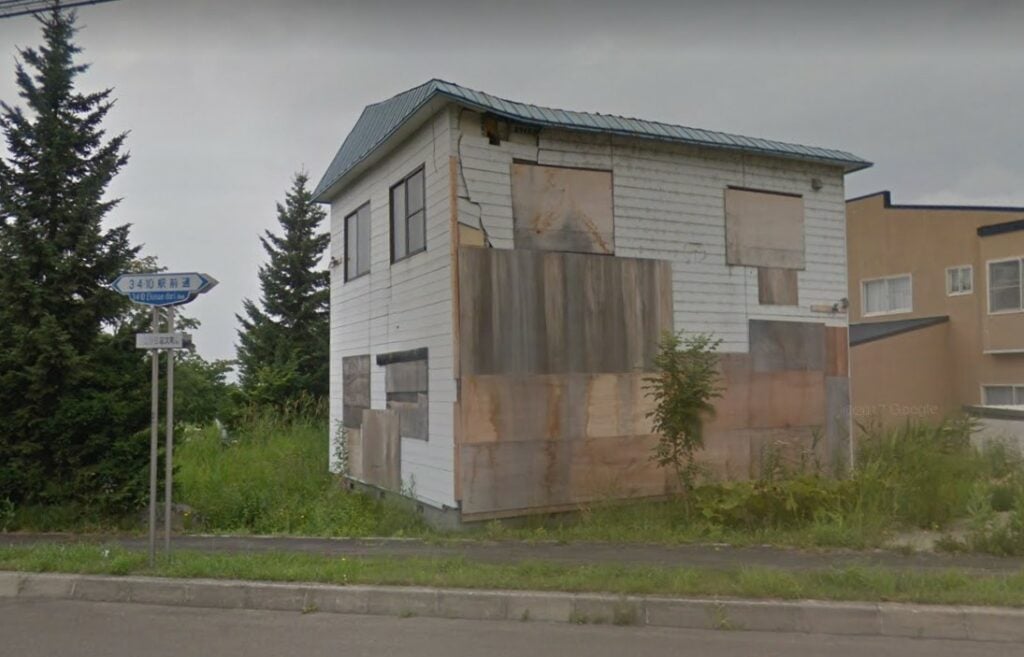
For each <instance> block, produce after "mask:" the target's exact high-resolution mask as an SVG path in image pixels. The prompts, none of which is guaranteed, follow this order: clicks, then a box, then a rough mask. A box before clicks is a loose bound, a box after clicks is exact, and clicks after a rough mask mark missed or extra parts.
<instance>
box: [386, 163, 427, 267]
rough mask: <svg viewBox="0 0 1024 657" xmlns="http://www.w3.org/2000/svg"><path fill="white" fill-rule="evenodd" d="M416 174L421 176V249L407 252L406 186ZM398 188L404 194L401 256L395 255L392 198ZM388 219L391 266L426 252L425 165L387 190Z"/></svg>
mask: <svg viewBox="0 0 1024 657" xmlns="http://www.w3.org/2000/svg"><path fill="white" fill-rule="evenodd" d="M418 173H422V174H423V208H422V210H421V211H422V212H423V247H422V248H419V249H417V250H415V251H409V250H408V248H409V216H410V215H409V186H408V183H409V180H410V179H411V178H412V177H413V176H415V175H416V174H418ZM399 187H402V192H403V193H404V194H405V198H404V203H403V207H404V209H405V216H404V217H403V218H402V221H403V222H404V223H405V248H406V252H405V253H403V254H402V255H398V254H397V253H395V204H394V198H395V190H396V189H397V188H399ZM413 214H415V213H413ZM388 217H389V223H388V226H389V230H388V233H389V235H390V242H391V247H390V249H391V264H394V263H396V262H401V261H403V260H407V259H408V258H411V257H413V256H414V255H416V254H418V253H423V252H424V251H426V250H427V170H426V165H425V164H421V165H419V166H418V167H416V168H415V169H413V170H412V171H410V172H409V173H408V174H407V175H405V176H403V177H402V179H401V180H399V181H398V182H396V183H395V184H394V185H392V186H391V187H389V188H388Z"/></svg>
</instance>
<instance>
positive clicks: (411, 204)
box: [391, 167, 427, 262]
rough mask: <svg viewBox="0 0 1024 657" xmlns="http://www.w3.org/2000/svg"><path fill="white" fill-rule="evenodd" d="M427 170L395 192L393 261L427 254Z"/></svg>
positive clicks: (392, 209)
mask: <svg viewBox="0 0 1024 657" xmlns="http://www.w3.org/2000/svg"><path fill="white" fill-rule="evenodd" d="M424 179H425V175H424V171H423V167H420V168H419V169H417V170H416V171H413V172H412V173H411V174H409V175H408V176H406V177H405V178H404V179H403V180H402V181H401V182H399V183H398V184H396V185H395V186H394V187H392V188H391V261H392V262H398V261H399V260H402V259H403V258H408V257H409V256H411V255H414V254H416V253H419V252H420V251H426V250H427V220H426V216H427V213H426V188H425V184H426V183H425V180H424Z"/></svg>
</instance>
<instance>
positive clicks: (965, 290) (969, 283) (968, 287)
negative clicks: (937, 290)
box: [946, 265, 974, 297]
mask: <svg viewBox="0 0 1024 657" xmlns="http://www.w3.org/2000/svg"><path fill="white" fill-rule="evenodd" d="M973 291H974V268H973V267H972V266H971V265H960V266H958V267H949V268H947V269H946V294H948V295H949V296H951V297H952V296H957V295H959V294H970V293H971V292H973Z"/></svg>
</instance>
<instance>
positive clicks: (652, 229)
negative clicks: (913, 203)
mask: <svg viewBox="0 0 1024 657" xmlns="http://www.w3.org/2000/svg"><path fill="white" fill-rule="evenodd" d="M452 122H453V130H452V139H453V142H452V144H453V149H454V150H456V151H457V152H458V154H459V157H460V163H461V166H462V171H461V175H460V180H459V181H458V191H459V196H460V200H459V220H460V221H461V222H463V223H467V224H470V225H477V223H478V222H482V224H483V228H484V229H485V231H486V233H487V237H488V238H489V240H490V243H491V245H492V246H494V247H496V248H513V237H512V228H513V226H512V203H511V189H510V184H511V183H510V179H509V173H510V167H511V163H512V160H513V159H523V160H529V161H534V162H538V163H539V164H547V165H556V166H573V167H585V168H599V169H610V170H611V171H612V179H613V197H614V201H613V202H614V216H615V253H616V255H620V256H627V257H635V258H659V259H665V260H670V261H671V262H672V273H673V288H674V308H675V313H674V314H675V326H676V328H677V329H686V330H692V331H706V332H712V333H714V334H715V335H716V336H718V337H720V338H722V339H723V341H724V342H723V345H722V350H723V351H733V352H745V351H747V349H748V333H747V330H748V329H747V327H748V320H749V319H786V320H794V321H816V322H822V321H824V322H826V323H828V324H830V325H837V326H845V325H846V317H845V316H844V315H835V316H833V315H827V314H822V313H816V312H812V311H811V310H810V307H811V306H812V305H817V304H828V305H832V304H834V303H836V302H837V301H839V300H840V299H842V298H843V297H845V296H846V294H847V287H846V223H845V221H846V207H845V202H844V190H843V174H842V171H841V169H839V168H837V167H830V166H825V165H815V164H809V163H803V162H794V161H789V160H784V159H779V158H769V157H761V156H756V155H746V154H733V153H723V152H721V151H714V150H708V149H698V148H694V147H688V146H685V145H676V144H665V143H657V142H652V141H647V140H637V139H626V138H620V137H613V136H611V135H591V134H581V133H572V132H566V131H557V130H543V131H540V132H538V133H535V134H518V133H513V134H512V135H511V136H510V139H509V140H508V141H505V142H502V143H501V144H500V145H499V146H493V145H491V144H490V143H489V142H488V140H487V138H486V136H484V135H483V134H482V132H481V129H480V117H479V115H477V114H476V113H474V112H470V111H468V110H462V111H453V112H452ZM812 178H818V179H819V180H820V181H821V182H822V188H821V189H820V190H818V191H815V190H813V189H812V187H811V179H812ZM729 185H735V186H740V187H749V188H754V189H764V190H769V191H778V192H787V193H795V194H800V195H802V196H803V198H804V211H805V217H804V226H805V246H806V254H805V258H806V269H805V270H803V271H800V272H799V274H798V277H797V278H798V284H799V294H800V297H799V301H800V305H799V306H761V305H759V303H758V288H757V270H756V269H755V268H753V267H743V266H730V265H727V264H726V262H725V206H724V202H725V201H724V199H725V188H726V187H727V186H729Z"/></svg>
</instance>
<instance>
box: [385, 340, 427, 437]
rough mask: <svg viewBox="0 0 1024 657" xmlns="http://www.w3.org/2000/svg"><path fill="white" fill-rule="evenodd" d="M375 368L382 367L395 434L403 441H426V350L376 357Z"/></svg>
mask: <svg viewBox="0 0 1024 657" xmlns="http://www.w3.org/2000/svg"><path fill="white" fill-rule="evenodd" d="M377 364H378V365H383V366H384V386H385V392H386V394H387V405H388V409H389V410H391V411H394V412H395V414H396V415H398V426H399V429H398V431H399V434H400V435H401V436H402V437H403V438H419V439H421V440H426V439H427V438H428V435H429V434H428V432H427V415H428V407H429V396H428V389H427V376H428V369H427V350H426V349H413V350H410V351H400V352H392V353H388V354H380V355H378V356H377Z"/></svg>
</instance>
